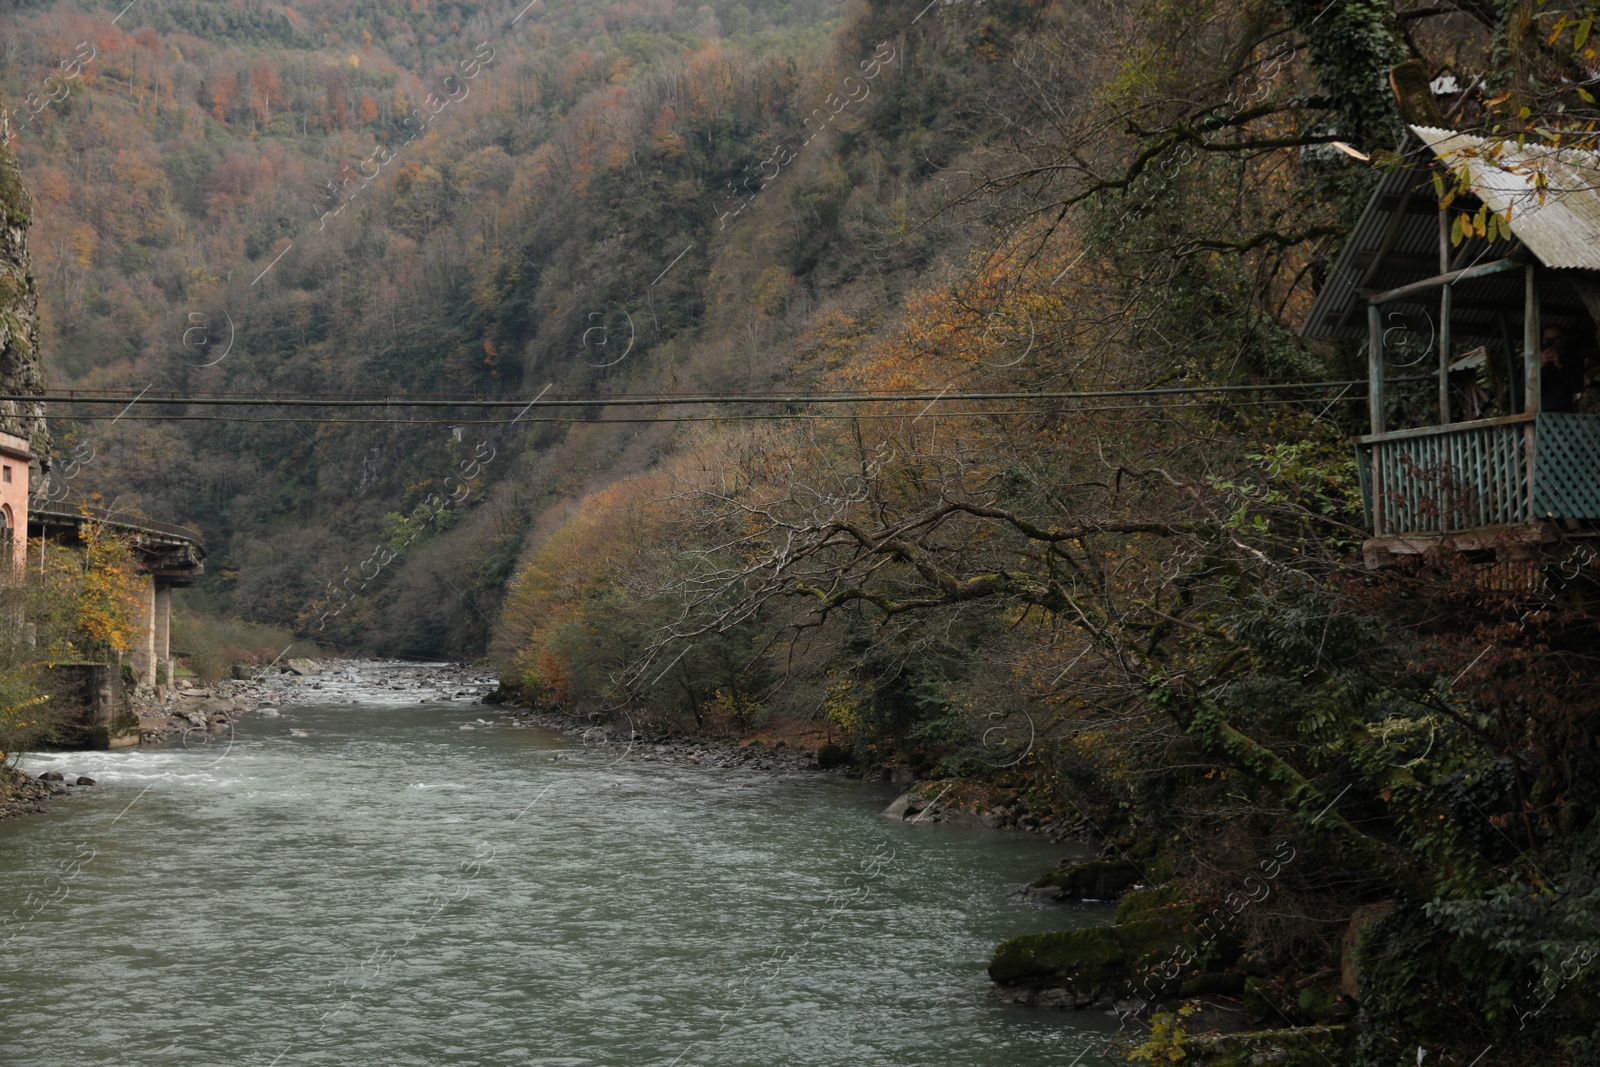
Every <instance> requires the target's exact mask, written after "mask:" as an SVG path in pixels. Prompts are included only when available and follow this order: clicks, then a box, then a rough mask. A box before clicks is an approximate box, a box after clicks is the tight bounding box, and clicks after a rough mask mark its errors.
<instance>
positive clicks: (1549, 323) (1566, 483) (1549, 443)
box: [1302, 126, 1600, 567]
mask: <svg viewBox="0 0 1600 1067" xmlns="http://www.w3.org/2000/svg"><path fill="white" fill-rule="evenodd" d="M1411 134H1412V137H1413V138H1414V140H1411V141H1409V143H1408V145H1407V146H1406V148H1405V150H1404V151H1403V153H1402V156H1401V161H1402V162H1401V165H1400V166H1398V167H1396V168H1394V169H1392V170H1389V171H1388V172H1386V173H1384V174H1383V176H1382V178H1381V179H1380V181H1379V183H1378V187H1377V189H1376V190H1375V191H1374V193H1373V195H1372V197H1371V199H1370V200H1369V202H1368V203H1367V206H1366V209H1365V210H1364V212H1363V213H1362V215H1361V218H1360V221H1359V222H1358V223H1357V224H1356V226H1355V228H1354V230H1353V231H1352V233H1351V235H1350V238H1349V240H1348V241H1347V242H1346V244H1345V246H1344V248H1343V250H1342V251H1341V253H1340V255H1339V258H1338V261H1337V262H1336V264H1335V265H1334V267H1333V270H1332V272H1331V274H1330V275H1329V276H1328V277H1327V278H1326V279H1325V281H1324V284H1323V286H1322V288H1321V289H1320V291H1319V293H1318V295H1317V299H1316V301H1315V303H1314V305H1313V307H1312V310H1311V313H1310V315H1309V317H1308V319H1307V321H1306V324H1305V326H1304V327H1303V329H1302V334H1303V335H1304V336H1307V337H1318V338H1348V339H1363V340H1364V341H1365V347H1366V356H1367V367H1368V377H1369V390H1370V393H1369V401H1370V403H1369V408H1370V411H1371V432H1370V433H1368V434H1366V435H1364V436H1361V437H1358V438H1356V440H1355V444H1356V449H1357V453H1358V456H1359V459H1360V470H1361V484H1362V493H1363V496H1364V499H1365V503H1366V511H1367V522H1368V528H1369V530H1370V532H1371V538H1370V539H1369V540H1368V541H1367V542H1366V545H1365V553H1364V554H1365V558H1366V562H1367V565H1368V566H1370V567H1380V566H1384V565H1386V564H1388V563H1392V562H1394V560H1395V559H1396V558H1397V557H1405V556H1414V555H1416V554H1419V553H1425V552H1428V551H1430V550H1433V549H1438V548H1441V547H1449V548H1453V549H1456V550H1458V551H1463V552H1468V553H1473V554H1480V555H1479V558H1482V559H1484V560H1485V561H1497V560H1524V561H1535V560H1538V559H1541V558H1544V557H1547V556H1555V555H1557V554H1560V553H1565V552H1569V551H1571V549H1572V543H1573V542H1575V541H1582V540H1591V539H1596V538H1600V348H1597V344H1596V336H1595V333H1596V322H1597V321H1600V155H1596V154H1595V153H1592V152H1582V151H1576V150H1570V149H1561V150H1557V149H1551V148H1544V147H1534V146H1532V145H1529V146H1527V147H1525V148H1522V149H1518V148H1517V147H1516V145H1515V143H1514V142H1509V143H1508V142H1492V141H1486V140H1484V139H1482V138H1478V137H1474V136H1470V135H1466V134H1461V133H1456V132H1452V131H1449V130H1442V129H1435V128H1430V127H1424V126H1413V127H1411ZM1452 193H1453V194H1454V195H1453V196H1452V195H1451V194H1452ZM1441 194H1443V195H1441ZM1442 201H1444V202H1443V203H1442ZM1480 206H1486V207H1487V208H1488V210H1489V211H1492V212H1495V213H1496V214H1498V215H1499V216H1500V217H1501V218H1502V219H1504V218H1506V216H1507V213H1508V212H1509V226H1505V227H1503V226H1501V225H1499V224H1495V225H1494V226H1493V227H1492V228H1491V229H1490V232H1488V233H1487V234H1484V235H1482V236H1480V235H1478V234H1477V231H1476V228H1475V227H1469V228H1470V229H1472V231H1473V232H1472V235H1471V236H1469V237H1468V238H1467V239H1465V240H1461V241H1459V242H1457V241H1453V240H1452V237H1453V234H1452V229H1453V227H1457V226H1458V225H1459V224H1458V223H1457V222H1456V220H1457V219H1458V218H1459V217H1460V216H1461V215H1462V214H1463V213H1466V214H1467V215H1468V216H1469V217H1471V216H1474V215H1476V214H1477V210H1476V209H1477V208H1478V207H1480ZM1402 338H1403V339H1405V340H1407V341H1408V342H1409V343H1410V347H1409V348H1407V349H1406V351H1405V356H1404V358H1400V354H1399V353H1400V349H1401V348H1402V347H1403V346H1400V345H1398V344H1396V343H1395V342H1396V341H1397V340H1398V339H1402ZM1418 338H1423V339H1424V340H1422V341H1421V345H1422V348H1423V351H1422V353H1421V354H1420V355H1419V354H1417V351H1416V348H1417V344H1418ZM1580 365H1581V366H1580ZM1585 367H1586V369H1587V371H1588V373H1589V374H1590V375H1591V376H1592V377H1594V378H1595V379H1596V381H1597V384H1596V385H1595V386H1594V387H1592V388H1591V389H1590V391H1589V393H1588V395H1587V396H1584V395H1583V386H1584V382H1583V377H1582V373H1583V369H1584V368H1585ZM1424 375H1425V376H1427V380H1429V381H1431V382H1433V384H1427V385H1424V386H1423V388H1422V389H1421V391H1419V389H1418V388H1417V382H1418V378H1419V377H1421V376H1424ZM1452 377H1454V385H1452ZM1401 380H1404V381H1405V383H1406V387H1407V388H1402V387H1400V385H1399V383H1400V382H1401ZM1468 382H1470V383H1471V384H1470V387H1468V386H1467V385H1466V384H1465V383H1468ZM1391 386H1395V387H1396V388H1395V389H1394V390H1393V391H1391V388H1390V387H1391ZM1402 393H1403V394H1404V395H1399V394H1402Z"/></svg>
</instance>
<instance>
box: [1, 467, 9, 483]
mask: <svg viewBox="0 0 1600 1067" xmlns="http://www.w3.org/2000/svg"><path fill="white" fill-rule="evenodd" d="M0 481H6V482H9V481H11V468H10V467H7V468H6V470H5V477H4V478H0Z"/></svg>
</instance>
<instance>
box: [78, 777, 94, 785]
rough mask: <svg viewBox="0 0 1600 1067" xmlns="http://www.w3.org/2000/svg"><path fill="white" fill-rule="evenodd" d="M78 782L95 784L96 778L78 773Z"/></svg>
mask: <svg viewBox="0 0 1600 1067" xmlns="http://www.w3.org/2000/svg"><path fill="white" fill-rule="evenodd" d="M78 784H79V785H94V784H95V780H94V779H93V778H90V777H89V776H88V775H87V774H80V775H78Z"/></svg>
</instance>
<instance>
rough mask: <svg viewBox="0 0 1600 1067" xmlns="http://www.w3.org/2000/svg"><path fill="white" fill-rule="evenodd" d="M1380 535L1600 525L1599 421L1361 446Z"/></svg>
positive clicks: (1533, 421)
mask: <svg viewBox="0 0 1600 1067" xmlns="http://www.w3.org/2000/svg"><path fill="white" fill-rule="evenodd" d="M1356 451H1357V455H1358V457H1359V459H1360V461H1361V491H1362V496H1363V498H1364V499H1365V501H1366V505H1367V523H1368V526H1369V527H1370V528H1371V530H1372V532H1373V533H1374V535H1376V536H1379V537H1391V536H1398V535H1402V534H1445V533H1457V532H1462V531H1466V530H1476V529H1482V528H1484V527H1493V526H1519V525H1525V524H1527V523H1531V522H1535V521H1542V520H1545V519H1551V518H1562V519H1600V415H1574V414H1567V413H1559V414H1554V413H1546V414H1541V415H1537V416H1534V415H1510V416H1506V417H1504V418H1498V419H1481V420H1479V421H1477V422H1460V423H1454V424H1452V425H1449V426H1430V427H1425V428H1423V429H1417V430H1396V431H1392V432H1390V433H1380V434H1370V435H1368V436H1366V437H1358V438H1356Z"/></svg>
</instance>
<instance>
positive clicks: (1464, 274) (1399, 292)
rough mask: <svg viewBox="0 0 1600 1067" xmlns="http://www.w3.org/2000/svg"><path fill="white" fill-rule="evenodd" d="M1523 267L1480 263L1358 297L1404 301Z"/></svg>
mask: <svg viewBox="0 0 1600 1067" xmlns="http://www.w3.org/2000/svg"><path fill="white" fill-rule="evenodd" d="M1521 266H1523V263H1522V261H1521V260H1517V259H1497V260H1495V261H1494V262H1493V263H1480V264H1478V265H1477V266H1476V267H1467V268H1466V269H1465V270H1453V271H1450V272H1449V273H1447V274H1436V275H1434V276H1433V277H1432V278H1424V279H1422V280H1421V281H1419V282H1411V283H1410V284H1408V285H1402V286H1401V287H1400V288H1398V289H1390V290H1389V291H1388V292H1386V293H1374V292H1372V291H1371V290H1366V289H1363V290H1360V295H1361V296H1363V297H1364V298H1366V301H1367V303H1369V304H1387V303H1389V302H1390V301H1394V300H1405V299H1408V298H1410V297H1414V296H1421V295H1422V294H1423V293H1431V292H1433V291H1434V290H1435V289H1441V288H1443V287H1444V286H1446V285H1455V284H1457V283H1459V282H1465V281H1470V280H1472V279H1473V278H1482V277H1484V276H1485V275H1489V274H1499V273H1500V272H1501V271H1504V270H1515V269H1516V268H1517V267H1521Z"/></svg>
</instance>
